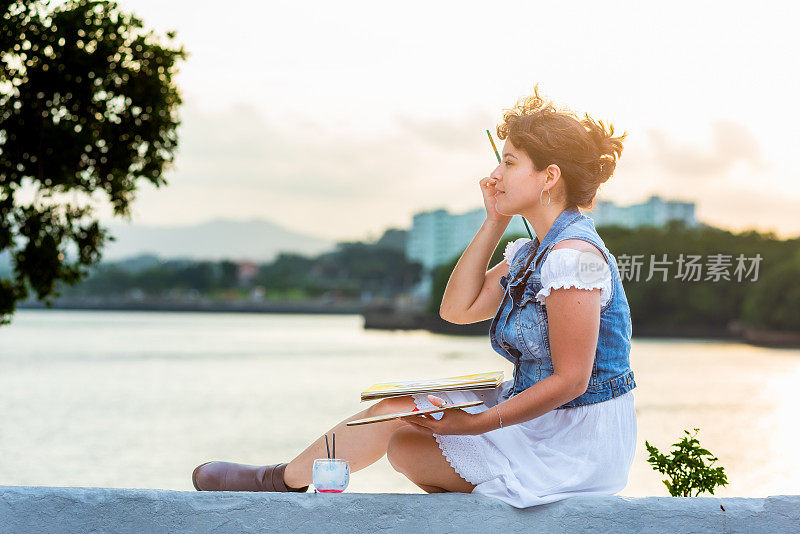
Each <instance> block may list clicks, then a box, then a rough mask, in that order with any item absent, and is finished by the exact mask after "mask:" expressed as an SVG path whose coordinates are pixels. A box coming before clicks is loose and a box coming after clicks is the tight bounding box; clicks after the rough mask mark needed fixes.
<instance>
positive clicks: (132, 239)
mask: <svg viewBox="0 0 800 534" xmlns="http://www.w3.org/2000/svg"><path fill="white" fill-rule="evenodd" d="M101 226H103V227H105V228H108V229H109V233H110V234H111V235H113V236H114V237H115V238H116V241H108V242H107V243H106V246H105V248H104V249H103V258H102V261H118V260H120V259H123V258H128V257H131V256H139V255H142V254H155V255H157V256H158V257H160V258H163V259H172V258H191V259H197V260H222V259H230V260H240V261H241V260H250V261H256V262H269V261H272V260H273V259H275V258H276V257H277V256H278V254H279V253H281V252H287V253H295V254H302V255H305V256H316V255H317V254H321V253H323V252H328V251H330V250H333V249H334V247H335V244H334V243H333V242H331V241H328V240H325V239H320V238H318V237H313V236H308V235H304V234H300V233H297V232H293V231H291V230H287V229H285V228H282V227H280V226H278V225H277V224H275V223H272V222H270V221H267V220H264V219H250V220H247V221H234V220H229V219H215V220H212V221H208V222H205V223H201V224H196V225H192V226H146V225H142V224H136V223H119V222H116V223H106V222H101Z"/></svg>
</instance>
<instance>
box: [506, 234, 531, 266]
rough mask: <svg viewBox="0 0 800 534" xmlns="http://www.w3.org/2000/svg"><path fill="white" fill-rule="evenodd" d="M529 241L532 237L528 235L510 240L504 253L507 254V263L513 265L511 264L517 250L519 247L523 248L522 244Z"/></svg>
mask: <svg viewBox="0 0 800 534" xmlns="http://www.w3.org/2000/svg"><path fill="white" fill-rule="evenodd" d="M528 241H530V239H528V238H527V237H520V238H519V239H516V240H514V241H509V242H508V244H507V245H506V250H505V252H504V253H503V255H504V256H505V258H506V263H507V264H508V265H509V266H511V264H512V263H513V262H514V256H515V255H516V254H517V252H519V249H520V248H522V246H523V245H524V244H525V243H527V242H528Z"/></svg>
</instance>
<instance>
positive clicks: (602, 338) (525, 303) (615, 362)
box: [489, 208, 636, 408]
mask: <svg viewBox="0 0 800 534" xmlns="http://www.w3.org/2000/svg"><path fill="white" fill-rule="evenodd" d="M565 239H582V240H584V241H588V242H589V243H591V244H593V245H594V246H596V247H597V248H598V249H600V250H601V251H602V252H603V256H604V257H605V259H606V262H607V263H608V265H609V267H610V272H611V277H612V290H611V296H610V298H609V300H608V302H606V303H605V304H604V305H603V306H602V307H601V308H600V332H599V335H598V339H597V350H596V351H595V355H594V364H593V365H592V375H591V377H590V378H589V385H588V387H587V388H586V391H585V392H584V393H582V394H581V395H580V396H578V397H576V398H575V399H573V400H571V401H569V402H567V403H565V404H562V405H561V406H559V407H558V408H572V407H575V406H583V405H586V404H593V403H596V402H602V401H606V400H609V399H612V398H614V397H617V396H619V395H622V394H623V393H626V392H628V391H630V390H632V389H633V388H634V387H636V382H634V380H633V371H632V370H631V368H630V362H629V354H630V349H631V313H630V308H629V307H628V299H627V298H626V297H625V290H624V289H623V288H622V280H621V279H620V275H619V270H618V269H617V261H616V259H615V258H614V256H612V255H611V253H610V252H609V251H608V249H607V248H606V246H605V244H604V243H603V240H602V239H601V238H600V236H599V235H598V233H597V231H596V230H595V227H594V221H593V220H592V219H591V218H589V217H587V216H586V215H583V214H582V213H581V212H580V211H579V210H578V209H577V208H567V209H565V210H564V211H562V212H561V214H560V215H559V216H558V217H557V218H556V220H555V222H554V223H553V226H552V227H551V228H550V230H549V231H548V232H547V235H546V236H545V237H544V240H543V241H542V242H541V243H539V238H538V237H537V238H536V239H534V240H533V241H529V242H527V243H525V244H524V245H523V246H522V247H521V248H520V249H519V250H518V251H517V253H516V255H515V256H514V259H513V261H512V265H511V266H510V267H509V270H508V274H507V275H506V276H503V277H502V278H501V279H500V285H501V286H503V288H504V289H505V294H504V295H503V300H502V302H501V304H500V307H499V308H498V310H497V313H496V314H495V316H494V319H492V324H491V326H490V327H489V338H490V340H491V345H492V348H493V349H494V350H496V351H497V352H498V353H499V354H500V355H501V356H503V357H504V358H506V359H507V360H509V361H511V362H512V363H513V364H514V384H513V388H512V389H510V390H509V392H508V396H513V395H516V394H517V393H520V392H521V391H523V390H525V389H527V388H529V387H530V386H532V385H533V384H535V383H536V382H539V381H540V380H543V379H545V378H547V377H548V376H550V375H552V374H553V360H552V357H551V353H550V337H549V327H548V322H547V308H546V307H545V306H544V305H543V304H539V302H538V301H537V300H536V299H535V296H536V293H538V292H539V290H541V289H542V282H541V280H542V278H541V267H542V265H543V264H544V261H545V259H546V258H547V255H548V254H549V253H550V251H551V250H552V249H553V246H555V245H556V243H558V242H559V241H563V240H565Z"/></svg>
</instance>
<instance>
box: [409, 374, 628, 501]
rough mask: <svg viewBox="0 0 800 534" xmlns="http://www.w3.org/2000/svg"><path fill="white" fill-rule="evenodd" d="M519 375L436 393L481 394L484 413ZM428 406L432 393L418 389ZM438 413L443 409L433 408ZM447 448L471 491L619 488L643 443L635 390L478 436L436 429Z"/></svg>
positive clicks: (456, 398)
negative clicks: (480, 386) (491, 386)
mask: <svg viewBox="0 0 800 534" xmlns="http://www.w3.org/2000/svg"><path fill="white" fill-rule="evenodd" d="M512 387H513V381H512V380H508V381H506V382H503V383H502V384H501V385H500V386H498V387H497V388H495V389H488V390H486V389H485V390H478V391H453V392H449V393H437V394H436V396H437V397H441V398H443V399H445V400H446V401H447V402H448V403H460V402H469V401H474V400H481V401H483V402H484V404H482V405H479V406H474V407H471V408H465V410H466V411H468V412H470V413H479V412H482V411H484V410H487V409H489V408H491V407H493V406H494V405H495V404H497V403H498V401H499V402H502V401H503V400H505V399H506V398H507V395H508V394H509V393H510V391H511V389H512ZM413 397H414V402H415V403H416V405H417V407H418V408H419V409H420V410H422V409H424V408H432V407H433V405H432V404H431V403H430V402H429V401H428V398H427V395H414V396H413ZM434 416H435V417H436V418H437V419H439V418H441V414H435V415H434ZM434 437H435V438H436V441H437V442H438V443H439V448H440V449H442V454H443V455H444V457H445V458H446V459H447V461H448V462H449V463H450V465H452V466H453V469H455V471H456V473H458V474H459V475H460V476H461V477H462V478H463V479H464V480H466V481H467V482H469V483H470V484H474V485H475V488H474V489H473V490H472V493H476V494H482V495H488V496H489V497H494V498H496V499H500V500H501V501H504V502H506V503H508V504H510V505H512V506H515V507H517V508H525V507H528V506H534V505H537V504H545V503H548V502H553V501H558V500H561V499H566V498H567V497H573V496H576V495H613V494H614V493H616V492H618V491H620V490H622V489H623V488H624V487H625V485H626V484H627V481H628V472H629V471H630V467H631V463H632V462H633V455H634V451H635V449H636V412H635V411H634V406H633V391H629V392H627V393H624V394H623V395H620V396H619V397H615V398H613V399H611V400H607V401H604V402H598V403H596V404H588V405H585V406H578V407H575V408H566V409H561V410H551V411H550V412H547V413H546V414H544V415H541V416H539V417H536V418H534V419H531V420H529V421H525V422H523V423H519V424H516V425H510V426H506V427H503V428H498V429H496V430H492V431H490V432H486V433H485V434H479V435H476V436H461V435H442V434H434Z"/></svg>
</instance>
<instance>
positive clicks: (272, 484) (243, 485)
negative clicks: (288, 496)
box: [192, 462, 308, 492]
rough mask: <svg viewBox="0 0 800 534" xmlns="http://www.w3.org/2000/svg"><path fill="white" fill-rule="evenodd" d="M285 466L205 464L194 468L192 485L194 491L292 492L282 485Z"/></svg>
mask: <svg viewBox="0 0 800 534" xmlns="http://www.w3.org/2000/svg"><path fill="white" fill-rule="evenodd" d="M286 465H287V464H285V463H284V464H275V465H262V466H258V465H245V464H235V463H233V462H206V463H204V464H200V465H198V466H197V467H195V468H194V471H193V472H192V484H194V487H195V489H196V490H197V491H296V492H304V491H306V490H308V486H305V487H303V488H291V487H289V486H287V485H286V483H285V482H284V481H283V472H284V471H285V470H286Z"/></svg>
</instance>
